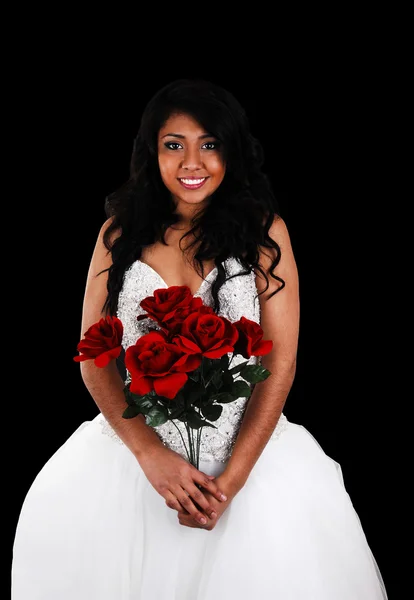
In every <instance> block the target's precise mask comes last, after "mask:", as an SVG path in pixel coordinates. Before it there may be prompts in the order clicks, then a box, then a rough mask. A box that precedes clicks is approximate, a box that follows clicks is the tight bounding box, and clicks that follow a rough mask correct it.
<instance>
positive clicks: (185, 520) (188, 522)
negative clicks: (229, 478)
mask: <svg viewBox="0 0 414 600" xmlns="http://www.w3.org/2000/svg"><path fill="white" fill-rule="evenodd" d="M221 483H222V482H221V481H220V477H217V478H216V484H217V485H219V486H220V487H225V486H221ZM205 495H206V499H207V501H208V502H209V503H210V505H211V506H212V508H213V511H214V513H215V515H214V514H213V516H212V514H211V512H210V518H209V519H208V521H207V523H206V524H203V523H200V521H199V520H198V519H194V517H193V516H192V515H191V514H190V513H189V512H188V511H186V510H182V509H181V510H179V511H178V521H179V523H180V525H184V526H185V527H193V528H196V529H207V531H212V530H213V529H214V527H215V526H216V525H217V523H218V520H219V519H220V517H221V515H222V514H223V513H224V511H225V510H226V508H227V507H228V506H229V504H230V502H231V500H232V499H233V498H234V496H235V495H236V493H234V494H233V493H231V494H229V493H227V496H228V499H227V501H225V502H218V501H217V500H216V498H215V497H214V496H212V495H211V494H209V493H208V492H207V493H206V494H205Z"/></svg>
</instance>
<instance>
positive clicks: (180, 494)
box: [172, 487, 207, 525]
mask: <svg viewBox="0 0 414 600" xmlns="http://www.w3.org/2000/svg"><path fill="white" fill-rule="evenodd" d="M172 493H173V494H174V495H175V497H176V498H177V500H178V502H179V503H180V504H181V507H182V508H183V509H184V511H186V512H187V513H188V514H189V515H190V516H191V517H193V519H195V520H196V521H197V523H200V525H206V524H207V518H206V515H203V513H202V512H201V511H200V510H199V509H198V508H197V507H196V506H195V505H194V503H193V501H192V500H191V498H190V496H189V495H188V493H187V492H186V491H185V490H183V488H182V487H180V488H176V489H174V490H172ZM181 507H180V511H181V510H182V509H181Z"/></svg>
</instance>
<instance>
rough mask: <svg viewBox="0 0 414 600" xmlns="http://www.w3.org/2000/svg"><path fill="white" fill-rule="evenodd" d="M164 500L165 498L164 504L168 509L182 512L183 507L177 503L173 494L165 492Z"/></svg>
mask: <svg viewBox="0 0 414 600" xmlns="http://www.w3.org/2000/svg"><path fill="white" fill-rule="evenodd" d="M164 498H165V504H166V505H167V506H168V508H172V509H173V510H176V511H182V510H183V507H182V506H181V504H180V503H179V502H178V500H177V498H176V496H174V494H173V493H171V492H166V494H165V496H164Z"/></svg>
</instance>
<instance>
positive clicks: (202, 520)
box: [200, 517, 207, 525]
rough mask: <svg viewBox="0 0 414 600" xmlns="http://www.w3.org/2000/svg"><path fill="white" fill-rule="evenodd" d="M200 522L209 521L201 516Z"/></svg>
mask: <svg viewBox="0 0 414 600" xmlns="http://www.w3.org/2000/svg"><path fill="white" fill-rule="evenodd" d="M200 523H202V524H203V525H205V524H206V523H207V519H205V518H204V517H201V519H200Z"/></svg>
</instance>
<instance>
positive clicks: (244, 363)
mask: <svg viewBox="0 0 414 600" xmlns="http://www.w3.org/2000/svg"><path fill="white" fill-rule="evenodd" d="M248 363H249V361H248V360H246V361H245V362H242V363H240V364H239V365H237V366H235V367H233V368H232V369H230V373H233V375H234V374H235V373H240V371H241V370H242V369H243V367H245V366H246V365H247V364H248Z"/></svg>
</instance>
